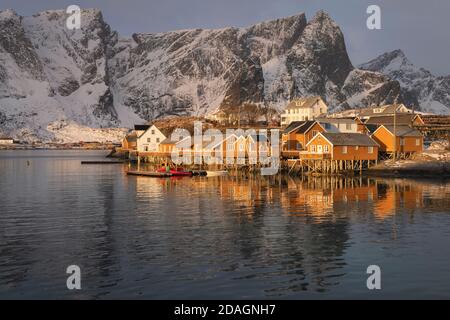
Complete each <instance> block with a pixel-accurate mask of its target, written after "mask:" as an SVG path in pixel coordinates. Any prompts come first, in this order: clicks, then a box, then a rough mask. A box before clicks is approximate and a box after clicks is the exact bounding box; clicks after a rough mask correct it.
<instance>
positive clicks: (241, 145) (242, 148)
mask: <svg viewBox="0 0 450 320" xmlns="http://www.w3.org/2000/svg"><path fill="white" fill-rule="evenodd" d="M239 151H244V144H243V143H239Z"/></svg>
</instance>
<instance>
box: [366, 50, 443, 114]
mask: <svg viewBox="0 0 450 320" xmlns="http://www.w3.org/2000/svg"><path fill="white" fill-rule="evenodd" d="M360 68H361V69H364V70H370V71H374V72H379V73H382V74H384V75H386V76H388V77H389V78H391V79H392V80H396V81H398V83H399V84H400V86H401V91H402V96H403V99H404V101H405V102H406V103H407V104H408V105H412V106H415V107H416V108H418V109H420V110H422V111H427V112H432V113H438V114H449V113H450V76H446V77H436V76H434V75H433V74H432V73H431V72H430V71H428V70H425V69H423V68H418V67H416V66H415V65H414V64H412V63H411V61H409V60H408V58H407V57H406V55H405V54H404V53H403V51H401V50H395V51H392V52H387V53H385V54H382V55H380V56H379V57H377V58H375V59H373V60H371V61H369V62H367V63H365V64H362V65H361V66H360Z"/></svg>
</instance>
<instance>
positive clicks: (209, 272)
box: [0, 150, 450, 299]
mask: <svg viewBox="0 0 450 320" xmlns="http://www.w3.org/2000/svg"><path fill="white" fill-rule="evenodd" d="M104 155H105V153H104V152H98V151H43V150H38V151H0V298H3V299H5V298H44V299H46V298H66V299H79V298H83V299H91V298H150V299H164V298H181V299H184V298H192V299H195V298H199V299H201V298H203V299H205V298H207V299H214V298H231V299H245V298H253V299H258V298H275V299H278V298H280V299H304V298H319V299H321V298H450V245H449V244H450V212H449V211H450V210H449V205H450V183H449V182H445V181H441V180H434V181H430V180H427V181H425V180H409V179H396V180H393V179H372V178H361V179H360V178H359V177H358V178H356V179H342V178H309V179H303V180H302V179H300V178H290V177H287V176H274V177H265V178H261V177H259V178H252V179H242V178H235V177H223V178H206V177H195V178H181V179H173V178H171V179H157V178H146V177H128V176H126V174H125V170H126V169H127V166H126V165H120V164H119V165H84V166H82V165H81V164H80V160H86V159H87V160H97V159H102V158H103V156H104ZM72 264H76V265H79V266H80V267H81V272H82V280H81V285H82V290H79V291H69V290H68V289H67V288H66V279H67V276H68V275H67V274H66V273H65V271H66V268H67V266H69V265H72ZM372 264H376V265H379V266H380V267H381V271H382V278H381V279H382V280H381V281H382V290H379V291H369V290H368V289H367V287H366V279H367V277H368V275H367V274H366V268H367V266H369V265H372Z"/></svg>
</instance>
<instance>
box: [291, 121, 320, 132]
mask: <svg viewBox="0 0 450 320" xmlns="http://www.w3.org/2000/svg"><path fill="white" fill-rule="evenodd" d="M315 123H317V121H315V120H308V121H305V123H304V124H303V125H302V126H301V127H299V128H298V129H296V130H295V133H306V132H308V131H309V129H311V127H312V126H313V125H314V124H315Z"/></svg>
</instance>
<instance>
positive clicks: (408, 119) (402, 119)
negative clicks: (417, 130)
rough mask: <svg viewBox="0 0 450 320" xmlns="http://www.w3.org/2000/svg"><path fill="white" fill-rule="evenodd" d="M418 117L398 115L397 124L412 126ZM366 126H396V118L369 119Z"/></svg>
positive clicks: (407, 114) (404, 114)
mask: <svg viewBox="0 0 450 320" xmlns="http://www.w3.org/2000/svg"><path fill="white" fill-rule="evenodd" d="M416 116H417V115H416V114H411V113H402V114H397V115H396V119H395V122H396V123H397V124H399V125H410V124H411V123H413V121H414V118H415V117H416ZM365 124H380V125H381V124H388V125H389V124H394V116H393V115H392V116H376V117H370V118H369V119H367V121H366V122H365Z"/></svg>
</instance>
